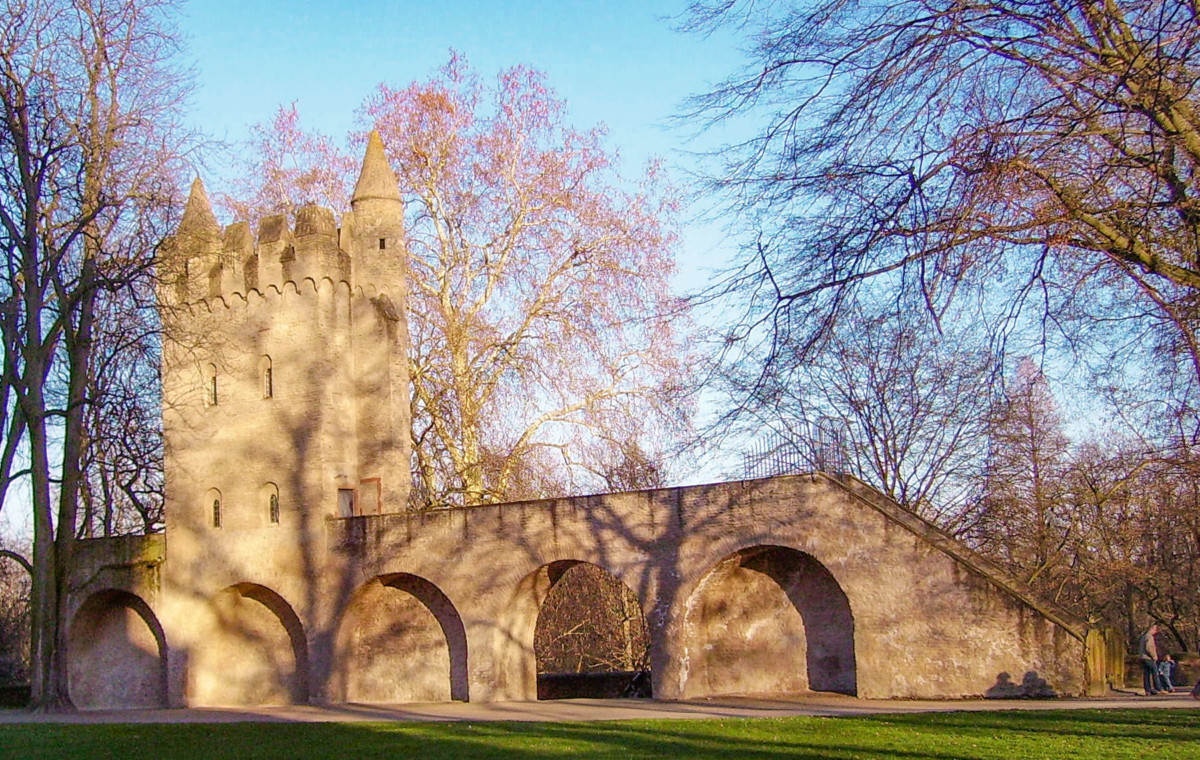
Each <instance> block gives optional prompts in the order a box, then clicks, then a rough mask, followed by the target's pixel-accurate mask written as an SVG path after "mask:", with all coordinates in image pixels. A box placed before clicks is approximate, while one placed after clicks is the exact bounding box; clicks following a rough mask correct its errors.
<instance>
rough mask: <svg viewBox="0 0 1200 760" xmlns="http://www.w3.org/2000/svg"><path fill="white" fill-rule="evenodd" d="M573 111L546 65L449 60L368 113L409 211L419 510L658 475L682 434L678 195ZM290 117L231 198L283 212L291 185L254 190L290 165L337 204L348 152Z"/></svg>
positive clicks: (308, 186)
mask: <svg viewBox="0 0 1200 760" xmlns="http://www.w3.org/2000/svg"><path fill="white" fill-rule="evenodd" d="M564 112H565V105H564V103H563V102H562V101H561V100H559V99H558V98H557V97H556V96H555V94H554V93H553V91H552V90H550V89H549V87H548V86H547V84H546V82H545V79H544V77H543V76H542V75H541V74H539V73H537V72H535V71H532V70H529V69H525V68H514V69H510V70H507V71H503V72H501V73H500V74H499V76H498V77H497V78H496V80H495V83H494V84H490V85H488V84H485V83H483V82H482V81H481V80H480V78H479V77H478V76H477V74H476V73H475V72H474V71H472V70H471V69H470V68H469V67H468V66H467V65H466V62H465V61H463V60H462V59H461V58H460V57H458V56H452V59H451V61H450V63H449V64H448V65H447V66H446V67H444V68H443V69H442V70H441V71H440V72H438V73H437V74H436V75H435V76H434V77H432V78H431V79H430V80H429V81H427V82H420V83H415V82H414V83H412V84H411V85H409V86H408V87H405V88H403V89H393V88H391V87H388V86H386V85H381V86H380V88H379V89H378V91H377V92H376V93H375V94H374V95H373V96H372V97H371V98H370V99H369V100H368V101H367V103H366V104H365V105H364V108H363V112H362V118H363V120H364V122H365V125H367V126H369V127H371V128H374V129H377V130H378V131H379V132H380V134H381V135H382V136H383V141H384V144H385V146H386V147H387V150H388V152H389V160H390V162H391V165H392V167H393V168H394V169H395V170H396V174H397V176H398V179H399V183H400V191H401V194H402V195H403V197H404V198H405V200H406V204H407V213H408V218H407V219H406V222H407V244H408V245H407V251H406V253H407V259H406V264H407V276H408V286H409V314H408V319H409V332H410V336H411V348H410V366H411V377H412V390H413V393H412V407H413V415H412V419H413V441H414V446H413V449H414V467H413V501H414V503H416V504H418V505H419V506H434V507H437V506H447V505H455V504H478V503H481V502H488V501H502V500H513V499H523V498H537V497H543V496H549V495H559V494H562V493H566V492H571V491H576V490H578V489H580V488H581V487H595V488H605V487H611V486H617V487H626V486H648V485H654V484H659V483H661V481H662V477H663V475H662V470H663V468H664V466H665V460H666V458H667V455H668V453H669V452H670V450H671V448H672V445H673V442H674V440H676V439H678V438H679V437H680V435H681V434H682V433H685V432H686V431H688V430H689V409H690V407H689V405H688V402H687V393H686V391H687V383H686V380H685V378H686V371H687V369H688V366H689V365H688V363H687V362H686V361H685V360H684V355H685V346H684V345H683V341H681V340H680V335H681V333H682V332H683V330H684V329H686V324H687V316H686V313H685V309H684V304H683V303H682V301H681V300H680V299H676V298H674V297H673V296H672V294H671V290H670V278H671V275H672V272H673V270H674V260H673V253H674V244H675V236H674V232H673V220H674V213H675V199H674V197H673V194H672V192H671V190H670V188H669V187H668V186H667V185H666V184H665V183H664V182H663V180H662V178H661V176H660V174H659V170H658V167H657V166H654V165H651V166H648V167H647V168H646V170H645V171H644V173H643V174H642V176H641V177H640V178H639V179H638V181H637V182H631V181H628V180H626V179H625V178H623V177H622V176H621V175H620V173H619V172H618V170H617V165H616V156H615V154H614V153H613V152H612V151H611V150H609V149H608V148H607V147H606V146H605V145H604V144H603V134H602V132H601V131H600V130H591V131H587V132H581V131H579V130H576V129H574V128H572V127H570V126H569V125H568V124H567V123H566V122H565V113H564ZM294 116H295V111H294V109H292V110H287V109H284V110H283V111H281V112H280V116H279V118H277V119H276V120H275V122H274V123H273V124H272V125H268V126H266V127H262V128H260V129H259V131H258V132H257V133H256V138H255V141H254V145H252V146H250V147H251V149H250V151H249V152H248V155H250V156H253V161H252V162H251V163H250V164H248V165H247V167H246V168H247V170H248V171H249V172H250V174H251V179H250V180H248V181H247V182H244V183H243V184H242V186H241V189H240V190H239V192H241V193H244V194H246V199H245V200H243V201H241V202H227V203H226V204H225V205H226V206H227V207H228V208H231V209H233V210H235V211H238V210H244V209H247V208H250V207H257V205H261V204H262V203H263V202H265V200H264V199H266V200H269V201H270V202H271V203H272V204H273V206H272V210H274V211H276V212H285V211H287V210H288V208H290V207H291V204H293V203H294V202H295V200H296V198H295V197H294V196H295V195H296V194H295V193H294V192H291V191H289V192H275V191H273V190H272V188H271V187H270V186H266V187H264V186H263V183H267V185H270V184H271V183H274V182H275V179H276V178H277V177H280V176H285V175H286V176H288V177H292V178H294V179H297V180H298V181H299V182H300V187H301V188H303V192H302V195H303V196H304V198H305V199H316V200H321V199H328V200H334V199H336V198H337V197H338V196H339V195H342V196H344V194H345V186H346V184H347V182H348V179H349V178H350V173H349V172H347V173H346V175H344V176H342V177H340V178H338V177H335V176H332V175H328V174H327V173H326V174H323V173H322V172H321V171H319V170H320V169H322V168H325V167H331V166H338V165H340V162H341V161H342V160H343V159H342V158H341V155H342V154H341V153H340V152H338V151H336V150H335V149H334V148H333V147H332V145H331V143H330V142H329V141H328V140H327V139H324V138H321V137H318V136H306V133H304V132H303V131H302V130H300V128H299V125H298V123H297V121H296V120H295V119H294V118H293V117H294ZM271 135H277V138H278V139H275V138H272V137H271ZM268 145H270V146H271V147H270V148H269V149H268V147H267V146H268ZM281 167H282V168H281ZM250 187H253V188H254V191H253V192H249V190H248V188H250ZM639 460H641V461H639Z"/></svg>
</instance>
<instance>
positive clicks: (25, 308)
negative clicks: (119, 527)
mask: <svg viewBox="0 0 1200 760" xmlns="http://www.w3.org/2000/svg"><path fill="white" fill-rule="evenodd" d="M173 13H174V7H173V4H172V3H170V2H155V1H154V0H144V1H135V0H72V1H68V0H23V1H21V0H18V1H17V2H11V3H8V4H6V6H5V8H4V11H3V18H2V20H0V243H2V245H3V248H4V252H5V257H6V258H5V269H4V272H3V273H2V276H3V279H2V281H0V289H2V291H3V292H2V293H0V301H2V303H3V315H2V316H3V318H2V319H0V328H2V334H3V337H4V343H5V348H6V367H5V369H6V375H5V378H4V380H5V384H6V386H7V390H6V392H7V393H10V394H11V396H10V398H11V400H12V401H11V403H13V404H14V407H13V409H11V410H9V411H8V412H7V413H8V414H9V419H8V422H9V428H8V430H6V431H5V432H6V435H7V436H8V438H7V439H6V445H7V444H8V443H10V442H11V441H13V440H14V439H13V436H14V434H15V433H19V434H22V435H23V439H22V441H23V443H22V444H21V445H23V446H25V447H26V450H27V452H28V464H29V471H28V475H29V483H30V492H31V496H32V510H33V520H32V523H33V531H34V534H33V552H32V554H33V556H32V562H31V564H32V568H33V588H32V637H31V651H32V654H31V660H32V665H31V669H32V672H31V682H32V702H33V706H34V707H36V708H39V709H45V710H54V709H64V708H69V707H70V704H71V703H70V696H69V694H68V691H67V674H66V644H67V630H66V623H67V620H66V612H67V606H66V605H67V593H66V591H67V585H66V584H67V579H68V578H69V575H70V572H71V567H72V563H73V552H74V542H75V538H76V534H77V530H78V527H79V518H80V514H81V509H80V504H81V495H82V493H83V491H84V483H85V481H86V474H85V472H84V470H83V466H84V464H85V461H86V460H85V452H86V451H87V448H88V445H87V437H88V431H87V429H86V422H87V414H88V409H89V407H90V405H91V403H92V401H93V399H92V398H90V397H89V386H90V385H91V384H92V383H93V381H94V379H95V378H96V375H95V369H96V367H95V364H94V358H95V355H96V354H95V351H96V340H97V331H98V329H99V327H98V325H97V321H98V319H99V318H100V315H101V310H100V309H101V304H102V302H103V300H104V299H105V298H106V297H108V296H109V295H111V296H113V297H116V295H117V294H118V293H120V292H122V291H123V290H124V289H125V288H127V287H128V285H129V283H131V282H133V281H135V280H136V279H138V278H139V277H146V276H149V274H150V272H151V265H152V263H153V260H154V256H155V251H156V246H157V244H158V242H159V241H160V240H161V239H162V238H163V236H164V234H165V232H166V230H167V229H168V227H169V224H170V219H169V218H168V217H169V210H170V208H171V201H172V200H173V199H174V196H175V189H176V184H177V183H176V180H177V178H178V177H177V171H176V170H178V169H179V168H180V167H179V156H180V154H181V153H180V147H181V137H180V135H181V130H180V129H179V126H178V123H177V119H178V115H179V108H180V106H181V104H182V102H183V100H184V96H185V95H186V90H187V84H188V79H187V77H186V75H185V74H183V73H181V72H180V70H179V69H178V68H177V67H176V64H175V60H176V56H177V52H178V50H177V44H176V42H177V38H176V36H175V32H174V29H173V27H172V19H173ZM9 352H12V354H11V356H12V357H13V358H11V359H10V354H9ZM18 357H19V358H18ZM52 437H53V438H54V439H55V443H54V445H51V438H52ZM4 475H5V481H4V482H5V483H8V482H9V477H10V474H9V473H5V474H4Z"/></svg>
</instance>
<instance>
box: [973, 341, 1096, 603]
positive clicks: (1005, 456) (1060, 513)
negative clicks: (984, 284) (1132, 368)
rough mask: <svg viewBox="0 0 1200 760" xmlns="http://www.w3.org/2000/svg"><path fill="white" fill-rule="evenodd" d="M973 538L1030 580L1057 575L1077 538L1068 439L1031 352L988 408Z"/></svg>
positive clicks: (1043, 377) (1077, 527) (1031, 582)
mask: <svg viewBox="0 0 1200 760" xmlns="http://www.w3.org/2000/svg"><path fill="white" fill-rule="evenodd" d="M990 438H991V440H990V451H989V452H988V460H987V472H986V476H985V479H984V488H983V495H982V500H981V503H980V508H979V509H980V514H979V516H978V519H977V521H976V525H975V529H974V538H975V540H976V541H977V543H978V544H979V546H980V547H981V548H982V549H983V550H984V551H986V552H988V553H991V554H993V555H996V556H998V557H999V558H1001V559H1002V560H1003V562H1004V563H1005V564H1006V565H1007V566H1008V567H1009V568H1010V569H1012V570H1014V571H1016V572H1018V573H1019V574H1020V575H1022V576H1023V579H1024V580H1025V581H1026V582H1027V583H1030V584H1031V585H1035V586H1036V585H1038V583H1037V582H1038V579H1039V578H1041V577H1042V576H1048V575H1052V574H1054V570H1055V569H1056V566H1058V565H1059V564H1060V563H1062V562H1063V561H1064V560H1065V558H1066V557H1067V552H1066V551H1065V550H1066V548H1067V547H1068V545H1069V544H1070V543H1071V542H1072V541H1073V540H1074V539H1076V538H1077V537H1078V530H1079V523H1078V521H1077V520H1076V519H1074V518H1075V515H1074V514H1073V510H1072V509H1071V503H1070V500H1069V499H1068V498H1067V487H1068V485H1067V471H1068V455H1069V453H1070V441H1069V440H1068V438H1067V436H1066V434H1065V433H1063V430H1062V420H1061V419H1060V417H1059V415H1058V410H1057V405H1056V404H1055V401H1054V397H1053V395H1052V394H1051V392H1050V386H1049V383H1047V381H1046V378H1045V376H1044V375H1043V374H1042V372H1041V370H1040V369H1038V367H1037V366H1036V365H1034V363H1033V362H1032V361H1030V360H1029V359H1025V360H1022V361H1021V363H1020V365H1019V366H1018V367H1017V372H1016V380H1015V382H1014V383H1013V384H1012V387H1011V388H1010V389H1009V392H1008V394H1007V396H1006V398H1004V399H1003V400H1002V401H1001V402H1000V403H998V404H997V405H996V409H995V410H994V411H993V412H992V422H991V430H990Z"/></svg>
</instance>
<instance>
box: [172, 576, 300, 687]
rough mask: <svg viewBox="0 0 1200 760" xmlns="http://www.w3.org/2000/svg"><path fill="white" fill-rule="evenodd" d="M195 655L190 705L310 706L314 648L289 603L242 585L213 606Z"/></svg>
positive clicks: (263, 589)
mask: <svg viewBox="0 0 1200 760" xmlns="http://www.w3.org/2000/svg"><path fill="white" fill-rule="evenodd" d="M210 608H211V609H210V612H211V617H210V619H209V621H208V625H207V627H206V629H205V630H203V631H201V632H200V635H199V636H197V637H196V639H195V641H196V646H195V648H194V649H193V651H192V652H191V653H190V655H191V656H190V660H189V678H188V690H189V695H188V702H189V704H192V705H196V706H201V707H203V706H207V707H217V706H240V705H278V704H304V703H306V702H308V644H307V641H306V639H305V634H304V628H303V626H302V625H301V624H300V619H299V618H298V617H297V616H296V613H295V611H294V610H293V609H292V607H291V605H289V604H288V603H287V602H286V601H285V600H284V599H283V597H281V596H280V595H279V594H277V593H275V592H274V591H272V590H271V589H269V588H266V587H265V586H259V585H257V584H253V583H240V584H237V585H235V586H230V587H229V588H227V589H225V590H224V591H222V592H220V593H219V594H217V595H216V596H215V597H213V599H212V600H211V605H210Z"/></svg>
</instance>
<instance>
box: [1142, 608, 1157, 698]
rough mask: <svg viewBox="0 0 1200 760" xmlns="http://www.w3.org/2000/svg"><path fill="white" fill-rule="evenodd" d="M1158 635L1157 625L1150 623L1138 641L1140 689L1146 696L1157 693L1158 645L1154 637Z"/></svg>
mask: <svg viewBox="0 0 1200 760" xmlns="http://www.w3.org/2000/svg"><path fill="white" fill-rule="evenodd" d="M1157 633H1158V623H1151V624H1150V627H1149V628H1147V629H1146V632H1145V633H1143V634H1142V637H1141V638H1140V639H1138V660H1140V661H1141V663H1142V688H1143V689H1145V691H1146V696H1147V697H1151V696H1154V695H1155V694H1157V693H1158V643H1157V642H1155V640H1154V636H1155V634H1157Z"/></svg>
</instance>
